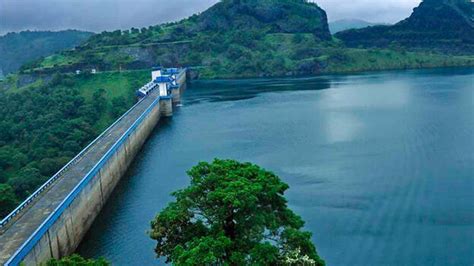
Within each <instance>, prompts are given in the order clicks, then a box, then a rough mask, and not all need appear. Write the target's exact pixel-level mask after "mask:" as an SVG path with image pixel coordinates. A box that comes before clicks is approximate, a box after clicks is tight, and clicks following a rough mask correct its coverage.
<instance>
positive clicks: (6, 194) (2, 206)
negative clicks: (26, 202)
mask: <svg viewBox="0 0 474 266" xmlns="http://www.w3.org/2000/svg"><path fill="white" fill-rule="evenodd" d="M17 205H18V201H17V198H16V195H15V193H14V192H13V189H12V187H10V186H9V185H6V184H0V218H3V217H5V216H7V215H8V213H10V211H11V210H13V209H14V208H15V207H16V206H17Z"/></svg>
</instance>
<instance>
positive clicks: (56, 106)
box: [0, 71, 148, 216]
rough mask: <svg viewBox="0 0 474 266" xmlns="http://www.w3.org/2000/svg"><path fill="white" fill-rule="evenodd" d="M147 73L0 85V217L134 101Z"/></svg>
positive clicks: (61, 76) (57, 77) (62, 76)
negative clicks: (22, 84)
mask: <svg viewBox="0 0 474 266" xmlns="http://www.w3.org/2000/svg"><path fill="white" fill-rule="evenodd" d="M146 79H148V71H146V72H137V73H115V74H113V73H108V74H107V73H106V74H102V75H96V76H92V75H90V74H89V75H79V76H75V75H66V74H55V75H54V76H53V78H52V80H50V81H49V82H48V83H43V82H38V83H36V84H32V85H30V86H29V87H28V88H22V89H16V88H11V89H9V90H1V89H0V192H1V193H0V216H5V215H7V214H8V213H9V212H10V211H11V210H12V209H13V208H14V207H16V205H17V204H18V203H19V202H20V201H21V200H23V199H25V198H26V197H27V196H28V195H29V194H31V193H32V192H34V190H35V189H36V188H37V187H38V186H40V185H41V184H42V183H43V182H44V181H46V180H47V179H48V178H49V177H50V176H52V175H53V174H54V173H55V172H56V171H58V170H59V169H60V168H61V167H62V166H63V165H65V164H66V163H67V162H68V161H69V160H70V159H72V158H73V157H74V156H75V155H76V154H77V153H78V152H79V151H80V150H81V149H82V148H83V147H84V146H86V145H87V144H88V143H89V142H90V141H92V140H93V139H94V138H95V137H96V136H97V135H98V134H100V132H101V131H102V130H104V129H105V128H106V127H107V126H108V125H109V124H111V123H112V121H114V120H115V119H116V118H118V117H119V116H120V115H121V114H122V113H124V112H125V111H126V110H127V109H128V108H129V107H130V106H131V105H133V103H134V97H133V95H134V90H135V88H138V87H139V86H140V85H141V84H143V83H144V81H145V80H146Z"/></svg>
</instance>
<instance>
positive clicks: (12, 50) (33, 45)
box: [0, 30, 92, 77]
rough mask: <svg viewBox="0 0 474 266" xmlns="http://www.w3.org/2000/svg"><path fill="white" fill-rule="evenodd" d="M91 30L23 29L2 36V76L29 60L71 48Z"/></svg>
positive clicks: (0, 71)
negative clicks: (51, 30)
mask: <svg viewBox="0 0 474 266" xmlns="http://www.w3.org/2000/svg"><path fill="white" fill-rule="evenodd" d="M91 35H92V33H90V32H83V31H76V30H67V31H59V32H50V31H23V32H20V33H8V34H6V35H5V36H1V37H0V77H1V75H2V74H1V73H2V72H3V74H5V75H6V74H8V73H12V72H15V71H17V70H18V69H19V68H20V66H22V65H23V64H25V63H26V62H28V61H31V60H36V59H38V58H40V57H42V56H47V55H51V54H53V53H56V52H58V51H61V50H64V49H70V48H73V47H75V46H77V45H79V44H80V43H81V42H83V41H85V40H86V39H87V38H89V37H90V36H91Z"/></svg>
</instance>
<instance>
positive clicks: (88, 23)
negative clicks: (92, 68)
mask: <svg viewBox="0 0 474 266" xmlns="http://www.w3.org/2000/svg"><path fill="white" fill-rule="evenodd" d="M216 2H218V0H0V35H3V34H5V33H7V32H11V31H21V30H27V29H29V30H62V29H80V30H87V31H93V32H101V31H104V30H115V29H129V28H131V27H136V28H139V27H147V26H150V25H156V24H160V23H163V22H169V21H176V20H179V19H181V18H184V17H187V16H190V15H192V14H194V13H198V12H202V11H204V10H205V9H207V8H208V7H210V6H211V5H212V4H214V3H216ZM420 2H421V0H316V3H318V4H319V5H320V6H321V7H322V8H324V9H325V10H326V12H327V13H328V18H329V21H334V20H338V19H363V20H366V21H370V22H383V23H394V22H397V21H399V20H401V19H403V18H405V17H407V16H409V15H410V13H411V11H412V9H413V8H414V7H416V6H417V5H418V4H419V3H420Z"/></svg>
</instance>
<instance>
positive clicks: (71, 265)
mask: <svg viewBox="0 0 474 266" xmlns="http://www.w3.org/2000/svg"><path fill="white" fill-rule="evenodd" d="M108 265H110V263H108V262H107V261H106V260H104V259H103V258H99V259H97V260H94V259H85V258H83V257H81V256H79V255H77V254H73V255H71V256H69V257H64V258H61V259H59V260H57V259H51V260H49V261H48V262H47V263H46V266H108Z"/></svg>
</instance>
